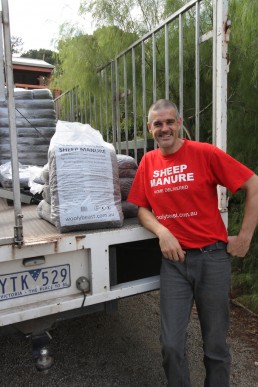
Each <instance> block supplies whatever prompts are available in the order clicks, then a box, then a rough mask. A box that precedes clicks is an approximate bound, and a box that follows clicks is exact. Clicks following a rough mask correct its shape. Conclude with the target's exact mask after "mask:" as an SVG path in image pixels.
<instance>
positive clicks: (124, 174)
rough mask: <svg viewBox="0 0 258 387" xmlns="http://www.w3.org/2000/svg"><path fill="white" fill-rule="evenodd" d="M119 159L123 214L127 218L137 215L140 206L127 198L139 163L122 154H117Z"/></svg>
mask: <svg viewBox="0 0 258 387" xmlns="http://www.w3.org/2000/svg"><path fill="white" fill-rule="evenodd" d="M117 161H118V173H119V184H120V190H121V198H122V210H123V214H124V217H125V218H134V217H136V216H137V210H138V207H137V206H135V205H134V204H132V203H129V202H127V201H126V200H127V197H128V194H129V191H130V188H131V185H132V182H133V179H134V176H135V174H136V171H137V168H138V165H137V163H136V161H135V159H134V158H133V157H131V156H127V155H122V154H118V155H117Z"/></svg>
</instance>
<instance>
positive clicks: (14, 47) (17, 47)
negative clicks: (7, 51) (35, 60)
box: [11, 36, 24, 54]
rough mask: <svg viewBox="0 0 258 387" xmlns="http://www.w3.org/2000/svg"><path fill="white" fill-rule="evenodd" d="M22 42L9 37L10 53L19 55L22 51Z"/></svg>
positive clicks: (15, 37)
mask: <svg viewBox="0 0 258 387" xmlns="http://www.w3.org/2000/svg"><path fill="white" fill-rule="evenodd" d="M23 44H24V43H23V40H22V38H20V37H18V36H12V37H11V52H12V54H19V53H20V52H21V51H22V47H23Z"/></svg>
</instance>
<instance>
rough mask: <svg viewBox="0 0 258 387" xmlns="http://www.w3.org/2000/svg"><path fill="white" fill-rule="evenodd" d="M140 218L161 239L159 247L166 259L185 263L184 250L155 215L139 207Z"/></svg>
mask: <svg viewBox="0 0 258 387" xmlns="http://www.w3.org/2000/svg"><path fill="white" fill-rule="evenodd" d="M138 218H139V221H140V223H141V224H142V225H143V226H144V227H145V228H146V229H147V230H149V231H151V232H152V233H153V234H155V235H157V237H158V238H159V245H160V249H161V252H162V254H163V255H164V257H165V258H168V259H170V260H173V261H181V262H183V261H184V258H185V252H184V251H183V250H182V248H181V246H180V244H179V242H178V240H177V239H176V238H175V237H174V235H173V234H172V233H171V232H170V231H169V230H168V229H167V228H166V227H165V226H163V225H162V224H161V223H159V221H158V220H157V219H156V217H155V216H154V215H153V213H152V211H151V210H149V209H147V208H145V207H139V210H138Z"/></svg>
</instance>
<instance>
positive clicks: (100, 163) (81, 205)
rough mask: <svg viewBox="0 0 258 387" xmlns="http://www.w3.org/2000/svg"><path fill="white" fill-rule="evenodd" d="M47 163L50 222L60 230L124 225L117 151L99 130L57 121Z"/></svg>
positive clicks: (67, 230)
mask: <svg viewBox="0 0 258 387" xmlns="http://www.w3.org/2000/svg"><path fill="white" fill-rule="evenodd" d="M48 164H49V187H50V196H51V197H50V200H51V222H53V223H54V224H55V226H56V227H57V229H58V230H59V231H60V232H69V231H79V230H88V229H100V228H113V227H121V226H122V225H123V220H124V216H123V212H122V205H121V192H120V185H119V174H118V162H117V158H116V152H115V149H114V147H113V145H112V144H108V143H107V142H105V141H104V140H103V137H102V135H101V133H100V132H99V131H98V130H96V129H93V128H92V127H91V126H90V125H88V124H81V123H77V122H72V123H71V122H66V121H58V122H57V126H56V133H55V134H54V136H53V137H52V139H51V142H50V145H49V152H48Z"/></svg>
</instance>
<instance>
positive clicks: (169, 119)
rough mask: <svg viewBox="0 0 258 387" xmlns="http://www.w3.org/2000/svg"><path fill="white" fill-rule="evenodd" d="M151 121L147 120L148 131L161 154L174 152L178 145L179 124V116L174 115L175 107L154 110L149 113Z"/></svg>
mask: <svg viewBox="0 0 258 387" xmlns="http://www.w3.org/2000/svg"><path fill="white" fill-rule="evenodd" d="M150 118H151V122H148V124H147V125H148V129H149V132H150V133H151V134H152V136H153V138H154V139H155V140H156V141H157V143H158V146H159V148H160V150H161V152H162V153H163V154H171V153H174V152H176V151H177V150H178V149H179V147H180V146H178V145H179V142H178V133H179V130H180V126H181V122H182V120H181V118H178V117H177V116H176V111H175V109H173V108H171V109H161V110H154V111H152V112H151V115H150Z"/></svg>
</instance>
